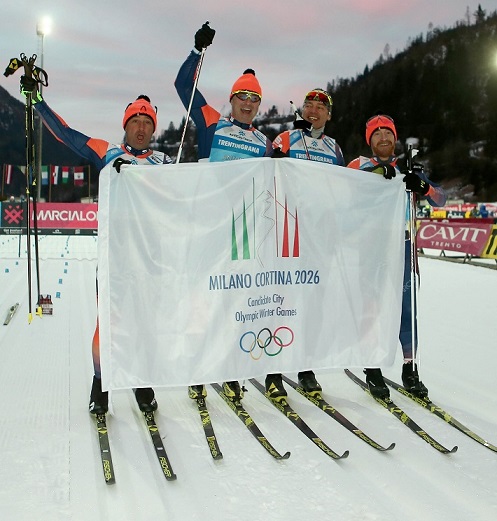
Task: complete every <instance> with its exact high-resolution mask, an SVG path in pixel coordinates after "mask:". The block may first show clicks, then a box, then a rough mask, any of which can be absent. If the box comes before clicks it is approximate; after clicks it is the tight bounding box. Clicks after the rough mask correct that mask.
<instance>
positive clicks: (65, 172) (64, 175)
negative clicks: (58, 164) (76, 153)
mask: <svg viewBox="0 0 497 521" xmlns="http://www.w3.org/2000/svg"><path fill="white" fill-rule="evenodd" d="M68 181H69V167H68V166H63V167H62V182H63V183H64V184H67V182H68Z"/></svg>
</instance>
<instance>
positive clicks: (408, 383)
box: [402, 362, 428, 400]
mask: <svg viewBox="0 0 497 521" xmlns="http://www.w3.org/2000/svg"><path fill="white" fill-rule="evenodd" d="M402 383H403V384H404V387H405V388H406V391H409V392H410V393H411V394H414V396H417V397H418V398H421V399H422V400H424V399H426V398H428V389H427V388H426V386H425V385H424V384H423V382H422V381H421V380H420V379H419V374H418V366H417V365H416V364H413V363H412V362H405V363H404V365H403V366H402Z"/></svg>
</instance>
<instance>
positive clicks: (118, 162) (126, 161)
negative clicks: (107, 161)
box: [112, 157, 131, 174]
mask: <svg viewBox="0 0 497 521" xmlns="http://www.w3.org/2000/svg"><path fill="white" fill-rule="evenodd" d="M130 164H131V161H129V159H123V158H122V157H118V158H117V159H116V160H115V161H114V162H113V163H112V166H113V167H114V168H115V169H116V170H117V173H118V174H120V173H121V166H122V165H130Z"/></svg>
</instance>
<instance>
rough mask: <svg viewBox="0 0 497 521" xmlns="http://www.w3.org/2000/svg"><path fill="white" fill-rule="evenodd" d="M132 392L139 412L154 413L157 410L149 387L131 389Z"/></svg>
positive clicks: (153, 395) (153, 394)
mask: <svg viewBox="0 0 497 521" xmlns="http://www.w3.org/2000/svg"><path fill="white" fill-rule="evenodd" d="M133 392H134V393H135V398H136V403H138V407H139V408H140V411H141V412H154V411H156V410H157V400H156V399H155V393H154V390H153V389H152V388H151V387H138V388H136V389H133Z"/></svg>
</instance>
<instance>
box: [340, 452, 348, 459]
mask: <svg viewBox="0 0 497 521" xmlns="http://www.w3.org/2000/svg"><path fill="white" fill-rule="evenodd" d="M348 457H349V451H348V450H346V451H345V452H344V453H343V454H342V455H341V456H340V457H339V458H338V459H345V458H348Z"/></svg>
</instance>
